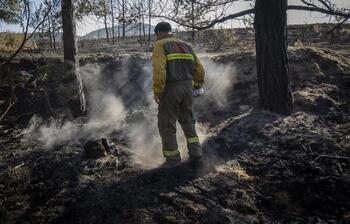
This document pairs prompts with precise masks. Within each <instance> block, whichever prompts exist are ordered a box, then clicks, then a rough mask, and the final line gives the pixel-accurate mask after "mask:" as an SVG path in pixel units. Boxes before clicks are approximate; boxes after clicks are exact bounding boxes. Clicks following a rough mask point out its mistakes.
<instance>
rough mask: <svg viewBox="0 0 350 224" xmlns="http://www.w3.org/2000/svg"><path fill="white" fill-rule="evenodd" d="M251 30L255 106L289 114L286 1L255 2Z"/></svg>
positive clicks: (267, 0)
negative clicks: (254, 54) (256, 80)
mask: <svg viewBox="0 0 350 224" xmlns="http://www.w3.org/2000/svg"><path fill="white" fill-rule="evenodd" d="M254 26H255V41H256V58H257V59H256V60H257V75H258V87H259V100H258V106H259V107H260V108H262V109H266V110H270V111H273V112H277V113H279V114H285V115H287V114H290V113H291V112H292V110H293V97H292V91H291V84H290V74H289V65H288V51H287V50H288V48H287V0H256V4H255V21H254Z"/></svg>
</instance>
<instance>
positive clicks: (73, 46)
mask: <svg viewBox="0 0 350 224" xmlns="http://www.w3.org/2000/svg"><path fill="white" fill-rule="evenodd" d="M62 25H63V51H64V66H65V71H66V74H65V75H64V77H63V80H62V86H61V93H62V95H63V97H64V98H65V100H67V104H68V106H69V107H70V109H71V111H72V112H73V114H77V113H78V111H79V112H85V105H86V103H85V95H84V92H83V84H82V80H81V77H80V70H79V59H78V56H77V54H78V46H77V40H76V30H75V13H74V1H73V0H62Z"/></svg>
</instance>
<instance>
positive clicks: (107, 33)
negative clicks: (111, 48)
mask: <svg viewBox="0 0 350 224" xmlns="http://www.w3.org/2000/svg"><path fill="white" fill-rule="evenodd" d="M103 18H104V24H105V31H106V38H107V43H109V32H108V24H107V11H105V14H104V16H103Z"/></svg>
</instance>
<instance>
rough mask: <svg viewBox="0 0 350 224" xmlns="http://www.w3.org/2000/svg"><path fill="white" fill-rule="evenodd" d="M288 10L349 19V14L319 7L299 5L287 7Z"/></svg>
mask: <svg viewBox="0 0 350 224" xmlns="http://www.w3.org/2000/svg"><path fill="white" fill-rule="evenodd" d="M287 9H288V10H301V11H311V12H320V13H324V14H327V15H331V16H340V17H344V18H350V13H346V12H342V11H330V10H328V9H324V8H320V7H310V6H301V5H289V6H288V7H287Z"/></svg>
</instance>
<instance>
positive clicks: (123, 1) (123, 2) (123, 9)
mask: <svg viewBox="0 0 350 224" xmlns="http://www.w3.org/2000/svg"><path fill="white" fill-rule="evenodd" d="M125 7H126V5H125V0H122V15H123V17H122V18H123V21H122V22H123V27H122V28H123V31H122V35H123V36H122V40H123V41H124V40H125V25H126V21H125Z"/></svg>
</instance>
